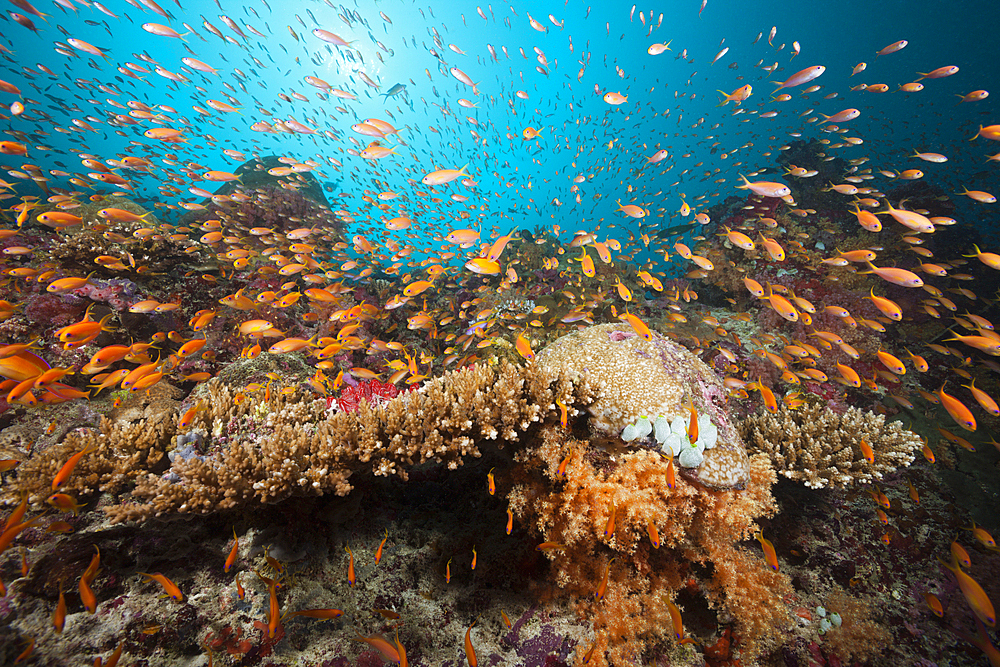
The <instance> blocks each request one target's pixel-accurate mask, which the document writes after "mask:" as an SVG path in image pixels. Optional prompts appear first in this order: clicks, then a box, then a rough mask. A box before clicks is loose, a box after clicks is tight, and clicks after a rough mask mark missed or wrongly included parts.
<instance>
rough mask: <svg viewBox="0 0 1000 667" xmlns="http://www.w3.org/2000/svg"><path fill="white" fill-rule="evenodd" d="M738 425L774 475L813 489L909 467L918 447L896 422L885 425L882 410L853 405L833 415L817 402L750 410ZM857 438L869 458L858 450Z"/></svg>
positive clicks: (860, 481)
mask: <svg viewBox="0 0 1000 667" xmlns="http://www.w3.org/2000/svg"><path fill="white" fill-rule="evenodd" d="M740 430H741V431H742V435H743V439H744V440H745V441H746V443H747V445H748V447H749V448H750V449H751V451H753V450H756V451H760V452H763V453H765V454H767V455H768V456H769V457H770V458H771V461H772V463H773V464H774V467H775V469H776V470H777V471H778V472H779V473H780V474H782V475H784V476H785V477H788V478H789V479H793V480H796V481H799V482H803V483H804V484H805V485H806V486H808V487H810V488H814V489H818V488H823V487H827V486H830V487H842V486H848V485H850V484H870V483H872V482H874V481H876V480H879V479H881V478H882V476H883V475H885V474H887V473H890V472H892V471H894V470H896V469H897V468H905V467H907V466H909V465H910V464H911V463H912V462H913V459H914V458H915V456H916V452H917V451H918V450H919V449H920V447H921V446H922V442H921V440H920V438H919V437H918V436H917V435H916V434H915V433H913V432H912V431H908V430H906V429H904V428H903V427H902V425H901V424H900V423H899V422H892V423H890V424H888V425H887V424H886V423H885V415H877V414H875V413H874V412H866V411H863V410H861V409H859V408H853V407H852V408H848V409H847V412H845V413H844V414H838V413H837V412H834V411H833V410H831V409H830V408H829V407H827V406H825V405H824V404H822V403H820V402H815V403H810V404H807V405H805V406H803V407H801V408H799V409H797V410H790V409H789V408H788V407H786V406H784V405H782V406H780V408H779V409H778V412H777V413H774V414H771V413H769V412H763V413H760V414H757V415H751V416H750V417H747V418H746V419H745V420H743V422H742V423H741V424H740ZM861 440H865V441H866V442H867V443H868V444H869V445H870V446H871V448H872V450H873V452H874V454H875V460H874V462H872V463H869V462H868V460H867V459H866V458H865V455H864V454H863V453H862V450H861V446H860V444H859V443H860V441H861Z"/></svg>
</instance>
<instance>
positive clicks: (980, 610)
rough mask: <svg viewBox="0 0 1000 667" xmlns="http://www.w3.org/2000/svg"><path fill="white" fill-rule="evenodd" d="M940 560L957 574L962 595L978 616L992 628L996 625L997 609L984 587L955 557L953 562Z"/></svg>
mask: <svg viewBox="0 0 1000 667" xmlns="http://www.w3.org/2000/svg"><path fill="white" fill-rule="evenodd" d="M938 560H939V561H941V564H942V565H944V566H945V567H946V568H948V569H949V570H951V571H952V572H953V573H954V574H955V578H956V579H957V580H958V587H959V589H961V591H962V595H964V596H965V601H966V602H968V603H969V606H970V607H971V608H972V611H973V613H974V614H975V615H976V618H978V619H979V620H980V621H982V622H983V623H985V624H986V625H987V626H989V627H991V628H992V627H996V623H997V620H996V616H997V615H996V611H995V610H994V609H993V603H992V602H990V599H989V597H987V595H986V591H984V590H983V587H982V586H980V585H979V583H978V582H977V581H976V580H975V579H973V578H972V577H970V576H969V575H967V574H966V573H965V572H963V571H962V568H961V567H960V566H959V564H958V563H957V562H956V561H955V560H954V559H953V560H952V562H951V563H946V562H944V561H943V560H941V559H940V558H938Z"/></svg>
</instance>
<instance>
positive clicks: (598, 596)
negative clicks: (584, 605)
mask: <svg viewBox="0 0 1000 667" xmlns="http://www.w3.org/2000/svg"><path fill="white" fill-rule="evenodd" d="M614 562H615V559H614V558H612V559H611V560H609V561H608V564H607V567H605V568H604V577H603V578H602V579H601V583H600V584H599V585H598V586H597V590H596V591H594V599H595V600H597V601H598V602H600V601H601V600H603V599H604V596H605V594H606V593H607V592H608V575H609V574H610V573H611V564H612V563H614Z"/></svg>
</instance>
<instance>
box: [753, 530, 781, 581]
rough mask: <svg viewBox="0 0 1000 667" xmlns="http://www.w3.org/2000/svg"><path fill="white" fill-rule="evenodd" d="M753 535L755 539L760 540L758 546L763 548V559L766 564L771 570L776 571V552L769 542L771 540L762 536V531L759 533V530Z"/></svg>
mask: <svg viewBox="0 0 1000 667" xmlns="http://www.w3.org/2000/svg"><path fill="white" fill-rule="evenodd" d="M754 537H755V538H756V539H757V541H758V542H760V546H761V548H762V549H763V550H764V558H765V560H767V564H768V566H769V567H770V568H771V569H772V570H774V571H775V572H777V571H778V554H777V553H776V552H775V551H774V545H773V544H771V541H770V540H768V539H766V538H765V537H764V535H763V533H761V532H759V531H758V532H757V534H755V535H754Z"/></svg>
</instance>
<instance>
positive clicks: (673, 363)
mask: <svg viewBox="0 0 1000 667" xmlns="http://www.w3.org/2000/svg"><path fill="white" fill-rule="evenodd" d="M538 363H539V367H540V368H541V369H542V371H543V372H545V373H550V374H552V375H553V376H554V377H559V378H564V379H567V380H569V381H571V382H573V383H580V384H584V385H586V386H588V387H590V388H592V389H593V390H595V391H594V393H595V399H594V401H593V402H592V403H591V404H590V405H589V406H588V410H589V412H590V415H591V420H590V423H591V427H592V428H594V429H596V430H598V431H600V432H601V433H604V434H608V435H613V436H616V437H617V436H618V435H620V434H621V433H622V432H623V429H625V428H626V427H627V426H629V425H632V424H635V423H636V422H637V421H638V420H639V419H641V418H648V419H649V420H656V419H657V417H659V416H662V417H664V418H665V419H666V421H668V422H672V421H674V420H675V418H677V417H681V416H686V415H689V414H690V413H689V407H688V405H689V401H690V402H692V404H693V406H694V408H695V410H696V411H697V413H698V414H699V415H702V416H708V417H709V418H710V420H711V423H712V425H714V426H715V428H716V429H717V431H718V438H717V440H716V441H714V442H713V443H712V444H713V445H714V446H713V447H712V448H710V449H707V450H705V451H704V458H703V460H702V461H701V462H700V465H699V464H698V463H695V464H693V465H695V466H697V467H696V468H695V469H694V471H693V472H692V473H690V474H691V476H693V477H695V478H696V479H697V480H698V481H699V482H700V483H702V484H705V485H707V486H710V487H713V488H733V487H739V486H740V485H742V484H743V483H744V482H745V480H746V476H747V457H746V452H745V450H744V448H743V443H742V441H741V440H740V437H739V435H738V434H737V433H736V430H735V429H734V428H733V425H732V424H731V422H730V421H729V417H728V415H727V414H726V412H725V411H724V410H723V409H722V406H723V404H724V402H725V396H726V390H725V388H724V387H723V385H722V382H721V381H720V380H719V378H718V376H717V375H716V374H715V373H714V372H713V371H712V369H711V368H710V367H709V366H707V365H706V364H705V363H704V362H703V361H701V360H700V359H698V358H697V357H696V356H694V355H693V354H691V353H690V352H688V351H687V350H685V349H684V348H682V347H680V346H679V345H676V344H675V343H673V342H671V341H670V340H669V339H668V338H666V337H665V336H662V335H661V334H659V333H656V332H653V333H652V334H651V339H650V340H645V339H643V338H642V337H640V336H639V335H638V334H636V332H635V330H634V329H633V328H632V327H631V326H629V325H628V324H599V325H596V326H592V327H589V328H587V329H584V330H582V331H578V332H576V333H573V334H570V335H568V336H563V337H562V338H560V339H558V340H557V341H555V342H554V343H552V344H551V345H549V346H548V347H546V348H545V349H544V350H542V351H541V352H540V353H539V354H538ZM648 433H649V429H645V433H643V434H642V435H645V434H648Z"/></svg>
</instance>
